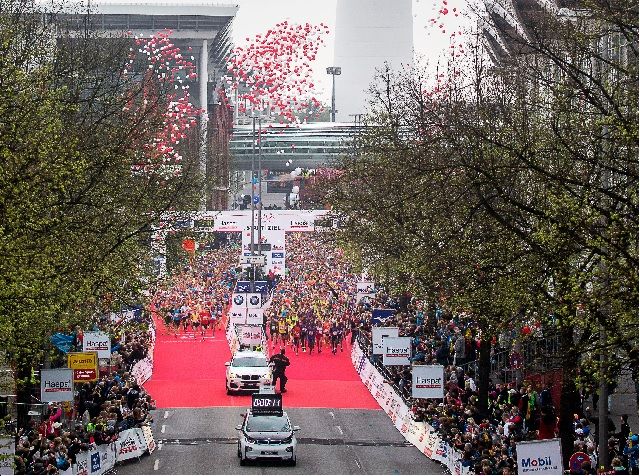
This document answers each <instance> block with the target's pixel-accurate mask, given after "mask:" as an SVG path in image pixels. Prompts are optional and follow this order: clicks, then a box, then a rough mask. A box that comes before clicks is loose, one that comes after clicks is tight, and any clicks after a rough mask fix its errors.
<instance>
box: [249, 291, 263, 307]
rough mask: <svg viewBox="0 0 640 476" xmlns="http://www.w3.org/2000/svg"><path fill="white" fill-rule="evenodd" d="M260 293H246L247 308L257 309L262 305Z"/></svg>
mask: <svg viewBox="0 0 640 476" xmlns="http://www.w3.org/2000/svg"><path fill="white" fill-rule="evenodd" d="M261 298H262V295H261V294H260V293H247V308H248V309H258V308H260V307H262V299H261Z"/></svg>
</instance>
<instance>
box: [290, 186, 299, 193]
mask: <svg viewBox="0 0 640 476" xmlns="http://www.w3.org/2000/svg"><path fill="white" fill-rule="evenodd" d="M291 192H292V193H296V194H297V193H299V192H300V187H298V186H297V185H294V186H293V188H292V189H291Z"/></svg>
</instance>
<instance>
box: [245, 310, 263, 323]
mask: <svg viewBox="0 0 640 476" xmlns="http://www.w3.org/2000/svg"><path fill="white" fill-rule="evenodd" d="M246 323H247V325H249V326H261V325H262V324H263V323H264V309H260V308H258V309H247V319H246Z"/></svg>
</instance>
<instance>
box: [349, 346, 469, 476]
mask: <svg viewBox="0 0 640 476" xmlns="http://www.w3.org/2000/svg"><path fill="white" fill-rule="evenodd" d="M351 361H352V362H353V364H354V367H356V370H358V373H359V374H360V378H361V379H362V381H363V383H364V384H365V385H366V386H367V388H369V390H370V391H371V395H372V396H373V397H374V398H375V400H376V401H377V402H378V404H379V405H380V407H381V408H382V410H383V411H384V412H385V413H386V414H387V415H388V416H389V418H390V419H391V421H392V422H393V424H394V426H395V427H396V428H397V429H398V430H399V431H400V433H401V434H402V435H403V436H404V438H405V439H406V440H407V441H408V442H410V443H411V444H413V445H415V446H416V448H418V450H419V451H420V452H421V453H423V454H424V455H425V456H427V457H428V458H431V459H432V460H435V461H438V462H440V463H442V464H444V465H446V466H447V468H448V469H449V471H450V472H451V474H467V473H468V472H469V469H468V468H467V467H463V466H462V463H461V460H462V453H460V452H458V451H456V450H455V449H453V448H451V447H450V446H449V445H448V444H446V443H445V442H443V441H442V440H441V438H440V437H439V435H438V433H437V432H436V431H435V430H434V429H433V427H431V425H429V424H428V423H425V422H416V421H413V418H412V416H411V412H410V410H409V408H408V407H407V405H406V404H405V403H404V401H403V400H402V398H401V397H400V396H399V395H398V394H397V393H396V392H395V390H394V389H393V388H392V387H391V386H390V385H389V384H387V383H385V381H384V378H383V377H382V375H381V374H380V373H379V372H378V370H377V369H376V368H375V367H374V366H373V365H372V364H371V362H370V361H369V359H368V358H367V355H366V354H364V353H363V352H362V350H361V349H360V347H359V346H357V345H356V346H354V347H353V349H352V354H351Z"/></svg>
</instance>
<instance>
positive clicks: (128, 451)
mask: <svg viewBox="0 0 640 476" xmlns="http://www.w3.org/2000/svg"><path fill="white" fill-rule="evenodd" d="M146 450H147V443H146V441H145V439H144V434H143V433H142V429H141V428H130V429H128V430H124V431H121V432H120V434H119V436H118V441H116V461H125V460H128V459H131V458H139V457H140V456H142V455H143V454H144V452H145V451H146Z"/></svg>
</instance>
